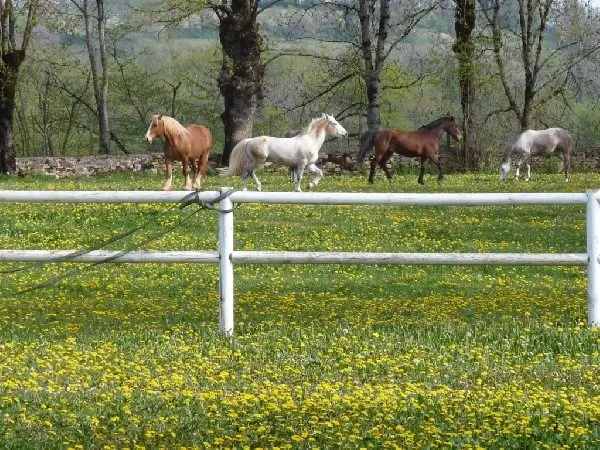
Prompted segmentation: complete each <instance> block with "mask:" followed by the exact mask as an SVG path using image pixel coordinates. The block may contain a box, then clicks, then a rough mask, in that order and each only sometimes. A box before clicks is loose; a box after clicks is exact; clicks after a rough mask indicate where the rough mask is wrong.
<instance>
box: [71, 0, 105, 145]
mask: <svg viewBox="0 0 600 450" xmlns="http://www.w3.org/2000/svg"><path fill="white" fill-rule="evenodd" d="M71 1H73V0H71ZM74 4H75V5H76V6H77V8H79V10H80V11H81V13H82V15H83V19H84V23H85V43H86V47H87V50H88V56H89V59H90V69H91V71H92V85H93V87H94V98H95V99H96V115H97V117H98V129H99V133H98V134H99V137H100V153H102V154H108V153H110V135H111V134H110V128H109V126H108V106H107V98H108V70H107V63H106V46H105V43H104V28H105V26H104V24H105V17H104V1H103V0H96V14H97V18H96V19H97V20H96V24H97V34H98V36H97V37H98V46H97V47H96V45H94V42H93V40H94V33H93V31H92V24H91V17H90V16H91V12H90V7H89V3H88V0H83V5H82V6H79V5H77V3H75V2H74Z"/></svg>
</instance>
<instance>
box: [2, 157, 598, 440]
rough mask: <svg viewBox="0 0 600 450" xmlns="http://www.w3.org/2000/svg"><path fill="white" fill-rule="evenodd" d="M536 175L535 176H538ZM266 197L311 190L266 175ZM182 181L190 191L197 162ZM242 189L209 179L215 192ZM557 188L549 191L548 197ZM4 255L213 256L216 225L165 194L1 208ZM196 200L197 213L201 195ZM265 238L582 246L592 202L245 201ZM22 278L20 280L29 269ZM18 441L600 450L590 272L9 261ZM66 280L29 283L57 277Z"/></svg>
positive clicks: (350, 247) (10, 421) (298, 245)
mask: <svg viewBox="0 0 600 450" xmlns="http://www.w3.org/2000/svg"><path fill="white" fill-rule="evenodd" d="M534 169H535V168H534ZM259 177H260V178H261V181H263V182H264V189H265V190H285V191H290V190H292V186H291V184H290V183H289V181H288V180H287V177H286V175H285V174H282V173H275V172H271V173H269V172H267V171H261V172H259ZM416 178H417V176H416V174H415V173H410V174H398V175H397V176H396V178H395V179H394V180H393V182H392V183H391V184H390V183H388V182H387V181H385V180H384V177H383V175H382V174H381V173H379V174H378V177H377V179H376V184H375V185H374V186H369V185H368V184H367V183H366V174H357V175H343V176H327V177H325V178H324V179H323V181H322V182H321V184H320V185H319V186H318V189H317V190H318V191H325V190H327V191H351V192H388V191H392V192H504V191H511V192H521V191H523V192H549V193H551V192H567V191H569V192H584V191H585V190H586V189H588V188H596V187H600V174H582V173H575V174H574V175H573V179H572V181H571V182H569V183H565V182H564V179H563V177H562V176H561V175H557V174H541V173H536V172H535V171H534V178H533V180H532V181H530V182H519V183H515V182H513V181H512V180H511V181H509V182H506V183H501V182H500V181H498V179H497V175H495V174H450V175H447V177H446V180H445V183H444V184H443V185H441V186H438V185H437V184H436V183H435V177H434V176H433V175H428V176H426V178H425V182H426V185H425V186H419V185H417V183H416ZM174 181H175V185H174V187H175V188H176V189H180V188H181V187H182V184H183V183H182V180H181V176H180V174H179V173H177V174H176V177H175V180H174ZM161 185H162V174H159V175H155V174H118V175H110V176H104V177H97V178H78V179H61V180H55V179H50V178H42V177H35V176H29V177H25V178H18V179H16V178H6V177H4V178H0V190H1V189H27V190H151V189H159V188H160V187H161ZM221 185H233V186H235V187H239V186H240V185H241V183H240V180H239V179H227V180H225V179H222V178H219V177H217V176H210V177H209V178H208V179H207V181H206V182H205V185H204V188H205V189H217V188H218V187H219V186H221ZM550 195H551V194H550ZM0 208H1V211H2V212H1V213H0V248H4V249H16V248H24V249H25V248H27V249H83V248H88V247H91V246H95V245H96V244H97V243H98V242H100V241H103V240H106V239H107V238H109V237H111V236H114V235H116V234H118V233H122V232H124V231H127V230H129V229H131V228H133V227H134V226H137V225H139V224H142V223H146V222H148V221H149V223H150V225H149V226H148V227H147V228H146V229H145V230H143V231H141V232H138V233H135V234H133V235H132V236H130V237H128V238H127V239H125V240H123V241H120V242H117V243H114V244H111V245H110V246H109V247H108V248H112V249H124V248H129V247H133V246H138V245H141V246H142V248H143V249H150V250H215V249H216V248H217V220H216V219H217V218H216V213H215V212H214V211H206V210H203V211H199V212H198V213H197V214H196V215H195V216H193V217H192V218H191V219H190V220H188V221H186V222H185V223H184V224H183V225H182V226H181V227H180V228H178V229H177V230H175V231H173V232H172V233H169V234H167V235H165V236H163V237H161V238H159V239H157V240H154V241H151V242H145V241H148V240H149V239H148V238H149V237H152V236H153V235H155V234H156V233H159V232H160V231H161V230H164V229H165V228H167V227H169V226H171V225H173V224H175V223H176V222H177V221H178V220H180V219H181V218H183V217H185V216H186V215H187V214H189V213H190V212H191V210H190V209H189V208H188V209H186V210H183V211H180V210H179V209H178V208H177V206H176V205H157V204H148V205H142V204H104V205H102V204H59V205H50V204H12V203H2V204H0ZM190 208H192V207H190ZM234 214H235V219H234V225H235V233H236V234H235V247H236V249H240V250H242V249H245V250H317V251H328V250H334V251H363V250H364V251H386V252H401V251H407V252H441V251H447V252H576V253H583V252H585V248H586V240H585V206H584V205H581V206H501V207H448V206H446V207H384V206H382V207H375V206H354V207H351V206H339V207H335V206H296V205H251V204H243V205H240V206H239V207H238V208H237V209H236V210H235V212H234ZM18 268H19V269H22V270H19V271H12V270H13V269H18ZM0 270H2V271H4V273H2V274H0V277H1V279H0V280H1V282H0V296H1V300H0V441H1V442H2V444H1V446H2V448H11V449H12V448H14V449H21V448H73V449H77V448H130V449H134V448H136V449H142V448H147V449H150V448H177V449H183V448H239V449H242V448H253V449H254V448H415V447H418V448H452V447H460V448H558V447H563V448H598V446H600V377H599V374H600V331H598V330H592V329H589V328H587V326H586V314H587V277H586V268H585V267H579V266H570V267H519V266H514V267H513V266H480V267H465V266H385V265H382V266H368V265H364V266H362V265H361V266H359V265H240V266H236V268H235V295H236V298H235V302H236V303H235V323H236V332H235V335H234V337H233V338H231V339H228V338H225V337H222V336H220V335H219V334H218V333H217V328H218V292H217V289H218V268H217V267H216V266H215V265H201V264H196V265H194V264H172V265H167V264H130V265H126V264H122V265H118V264H104V265H99V266H94V267H91V266H89V265H84V264H68V263H64V264H54V265H53V264H47V265H42V264H24V263H0ZM61 274H65V275H66V277H65V278H64V279H61V280H59V281H58V282H57V283H55V284H54V285H50V286H48V287H45V288H43V289H37V290H33V291H29V292H25V293H19V291H22V290H26V289H27V288H29V287H32V286H35V285H36V284H39V283H41V282H44V281H46V280H49V279H52V278H53V277H57V276H60V275H61Z"/></svg>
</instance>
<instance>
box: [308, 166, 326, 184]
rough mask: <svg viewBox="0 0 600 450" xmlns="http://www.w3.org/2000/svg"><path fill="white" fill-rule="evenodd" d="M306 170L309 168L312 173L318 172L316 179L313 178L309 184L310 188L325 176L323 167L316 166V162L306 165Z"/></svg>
mask: <svg viewBox="0 0 600 450" xmlns="http://www.w3.org/2000/svg"><path fill="white" fill-rule="evenodd" d="M306 170H308V171H309V172H311V173H314V174H316V176H315V178H314V180H312V181H311V182H310V183H309V185H308V187H309V189H312V188H314V187H315V186H316V185H317V184H319V181H321V178H323V171H322V170H321V169H319V168H318V167H317V166H315V165H314V164H309V165H308V166H306Z"/></svg>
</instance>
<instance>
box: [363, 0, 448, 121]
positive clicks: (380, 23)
mask: <svg viewBox="0 0 600 450" xmlns="http://www.w3.org/2000/svg"><path fill="white" fill-rule="evenodd" d="M390 4H391V1H390V0H358V18H359V22H360V43H359V45H360V49H361V54H362V60H363V64H364V72H363V73H362V78H363V80H364V83H365V87H366V91H367V108H366V109H367V128H368V129H370V130H377V129H379V127H380V117H379V114H380V111H379V107H380V97H381V74H382V72H383V69H384V67H385V64H386V61H387V59H388V57H389V56H390V54H391V53H392V51H393V50H394V49H395V48H396V47H397V46H398V45H399V44H400V43H401V42H402V40H403V39H405V38H406V37H407V36H408V35H409V33H410V32H411V31H412V29H413V28H414V27H415V26H416V25H417V24H418V23H419V22H420V21H421V19H423V18H424V17H425V16H426V15H427V14H429V13H430V12H431V11H432V10H433V9H435V8H436V7H437V6H438V5H439V2H438V1H437V0H434V1H432V2H427V3H425V4H423V5H421V4H415V5H412V6H413V8H410V9H406V10H404V11H402V12H401V14H399V15H398V16H397V17H396V18H395V20H392V19H393V17H392V13H391V8H390Z"/></svg>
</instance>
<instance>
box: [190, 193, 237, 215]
mask: <svg viewBox="0 0 600 450" xmlns="http://www.w3.org/2000/svg"><path fill="white" fill-rule="evenodd" d="M234 192H237V189H228V190H226V191H224V192H221V194H219V195H218V196H217V197H215V198H214V199H212V200H200V196H199V195H198V191H194V192H191V193H190V194H188V195H186V196H185V197H183V199H181V202H180V203H179V209H184V208H187V207H188V206H190V205H192V204H198V205H200V206H201V207H202V208H203V209H211V210H213V211H218V212H220V213H221V214H228V213H231V212H233V208H231V209H225V210H224V209H219V208H218V207H217V206H215V205H218V204H219V203H220V202H221V200H224V199H226V198H227V197H229V196H230V195H231V194H233V193H234Z"/></svg>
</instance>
